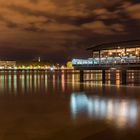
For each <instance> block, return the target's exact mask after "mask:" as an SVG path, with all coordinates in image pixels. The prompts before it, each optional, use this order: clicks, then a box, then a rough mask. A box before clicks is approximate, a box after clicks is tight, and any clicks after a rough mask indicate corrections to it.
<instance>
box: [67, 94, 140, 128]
mask: <svg viewBox="0 0 140 140" xmlns="http://www.w3.org/2000/svg"><path fill="white" fill-rule="evenodd" d="M70 106H71V113H72V117H73V118H74V119H76V118H78V117H81V115H85V114H86V116H87V117H88V119H100V120H106V121H107V122H108V123H111V124H114V125H116V126H117V127H120V128H123V127H126V126H134V125H135V124H136V121H137V118H138V103H137V102H136V101H135V100H130V99H116V98H115V99H114V98H106V97H102V96H87V95H86V94H85V93H84V92H80V93H72V94H71V99H70Z"/></svg>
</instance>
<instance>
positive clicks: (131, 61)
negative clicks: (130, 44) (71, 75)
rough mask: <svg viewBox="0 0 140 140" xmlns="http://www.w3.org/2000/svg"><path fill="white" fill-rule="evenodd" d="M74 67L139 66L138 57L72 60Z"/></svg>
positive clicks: (139, 60) (139, 59) (139, 58)
mask: <svg viewBox="0 0 140 140" xmlns="http://www.w3.org/2000/svg"><path fill="white" fill-rule="evenodd" d="M72 64H73V65H74V66H98V65H100V66H101V65H113V66H115V65H140V57H103V58H89V59H73V60H72Z"/></svg>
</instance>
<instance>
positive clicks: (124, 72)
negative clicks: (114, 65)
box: [121, 70, 127, 85]
mask: <svg viewBox="0 0 140 140" xmlns="http://www.w3.org/2000/svg"><path fill="white" fill-rule="evenodd" d="M121 81H122V85H126V84H127V70H122V71H121Z"/></svg>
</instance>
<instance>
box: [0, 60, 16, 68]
mask: <svg viewBox="0 0 140 140" xmlns="http://www.w3.org/2000/svg"><path fill="white" fill-rule="evenodd" d="M15 66H16V61H0V68H1V69H6V68H14V67H15Z"/></svg>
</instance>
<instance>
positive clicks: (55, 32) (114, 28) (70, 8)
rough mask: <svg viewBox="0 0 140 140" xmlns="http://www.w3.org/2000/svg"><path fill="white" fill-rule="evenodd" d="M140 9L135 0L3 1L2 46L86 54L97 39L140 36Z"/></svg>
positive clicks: (6, 49)
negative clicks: (85, 49)
mask: <svg viewBox="0 0 140 140" xmlns="http://www.w3.org/2000/svg"><path fill="white" fill-rule="evenodd" d="M139 9H140V5H139V3H138V2H133V1H132V0H126V1H125V2H124V0H112V1H108V0H0V49H1V50H4V52H5V53H3V54H5V55H6V52H7V53H9V54H10V53H11V54H12V53H13V55H15V54H16V52H20V53H22V50H24V52H27V53H28V52H30V53H32V54H34V53H39V54H44V55H45V56H46V57H47V56H50V54H53V53H55V54H57V55H58V53H57V52H65V54H68V55H69V56H72V55H73V54H74V51H75V54H77V55H79V56H80V54H79V53H81V56H83V54H82V52H84V51H79V50H80V49H83V48H84V47H85V48H86V47H87V46H88V45H89V44H92V43H94V41H95V43H96V42H99V41H100V42H104V41H109V42H110V40H111V39H112V38H114V39H123V38H127V37H128V38H130V39H131V37H137V36H139V35H140V33H139V29H140V25H139V22H138V21H139V19H140V14H139V13H140V11H139ZM134 25H135V26H134ZM112 40H113V39H112ZM9 48H11V49H9ZM20 53H19V54H20ZM0 55H2V53H1V52H0ZM54 57H56V55H54Z"/></svg>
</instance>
